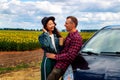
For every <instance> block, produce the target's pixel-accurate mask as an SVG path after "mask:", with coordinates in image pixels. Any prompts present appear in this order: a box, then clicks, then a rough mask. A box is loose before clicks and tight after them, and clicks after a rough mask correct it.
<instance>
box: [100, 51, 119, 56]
mask: <svg viewBox="0 0 120 80" xmlns="http://www.w3.org/2000/svg"><path fill="white" fill-rule="evenodd" d="M101 54H103V55H111V56H113V55H120V52H101Z"/></svg>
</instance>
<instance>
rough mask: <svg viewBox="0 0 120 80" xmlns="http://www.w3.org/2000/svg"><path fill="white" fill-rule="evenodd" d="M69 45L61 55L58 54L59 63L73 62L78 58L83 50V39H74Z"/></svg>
mask: <svg viewBox="0 0 120 80" xmlns="http://www.w3.org/2000/svg"><path fill="white" fill-rule="evenodd" d="M69 44H70V46H68V47H65V48H64V50H63V51H61V53H60V54H57V55H56V56H55V58H56V60H57V61H68V62H71V61H73V60H74V59H75V57H76V56H77V54H78V52H79V50H80V49H81V46H82V38H81V37H74V38H73V39H72V40H71V42H70V43H69Z"/></svg>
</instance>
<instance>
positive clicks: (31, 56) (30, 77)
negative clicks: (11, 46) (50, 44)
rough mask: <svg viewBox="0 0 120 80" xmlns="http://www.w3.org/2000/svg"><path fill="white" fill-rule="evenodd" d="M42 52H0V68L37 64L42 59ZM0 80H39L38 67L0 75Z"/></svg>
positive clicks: (39, 50) (38, 50)
mask: <svg viewBox="0 0 120 80" xmlns="http://www.w3.org/2000/svg"><path fill="white" fill-rule="evenodd" d="M42 56H43V50H41V49H37V50H33V51H21V52H15V51H12V52H0V67H8V66H15V65H17V64H20V63H37V62H39V61H40V60H41V59H42ZM0 80H40V66H33V67H31V68H26V69H22V70H19V71H12V72H9V73H5V74H1V75H0Z"/></svg>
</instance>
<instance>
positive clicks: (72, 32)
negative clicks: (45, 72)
mask: <svg viewBox="0 0 120 80" xmlns="http://www.w3.org/2000/svg"><path fill="white" fill-rule="evenodd" d="M77 25H78V20H77V18H76V17H74V16H68V17H67V18H66V22H65V27H66V30H67V31H68V32H69V34H68V36H67V37H66V39H65V41H64V46H63V50H62V51H61V52H60V53H59V54H52V53H50V54H49V53H47V54H46V56H47V57H48V58H51V59H55V60H56V61H57V62H56V65H55V67H54V68H53V70H52V72H51V73H50V75H49V76H48V79H47V80H59V78H60V77H61V76H62V75H63V74H64V72H65V71H66V69H67V68H68V66H69V65H70V64H72V62H73V61H74V59H75V58H76V57H77V55H78V52H79V50H80V49H81V46H82V38H81V36H80V34H79V32H78V30H77V29H76V27H77Z"/></svg>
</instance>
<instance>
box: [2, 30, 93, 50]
mask: <svg viewBox="0 0 120 80" xmlns="http://www.w3.org/2000/svg"><path fill="white" fill-rule="evenodd" d="M41 33H42V32H40V31H18V30H0V51H24V50H33V49H37V48H40V45H39V42H38V36H39V35H40V34H41ZM67 34H68V33H67V32H61V35H62V36H63V37H66V35H67ZM80 34H81V36H82V38H83V41H84V42H85V41H86V40H87V39H88V38H90V37H91V36H92V35H93V32H81V33H80Z"/></svg>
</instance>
